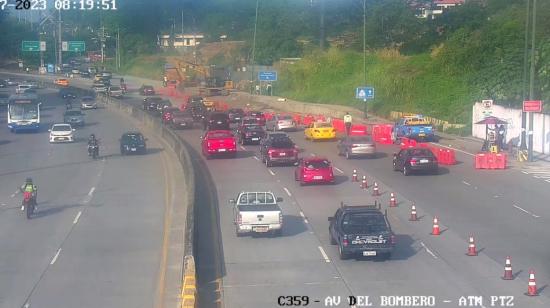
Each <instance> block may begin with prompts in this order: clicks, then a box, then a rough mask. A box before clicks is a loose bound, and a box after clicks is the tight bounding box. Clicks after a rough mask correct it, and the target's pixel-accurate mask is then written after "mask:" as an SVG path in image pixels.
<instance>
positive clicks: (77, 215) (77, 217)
mask: <svg viewBox="0 0 550 308" xmlns="http://www.w3.org/2000/svg"><path fill="white" fill-rule="evenodd" d="M80 215H82V211H78V214H76V217H75V218H74V220H73V225H76V223H77V222H78V219H80Z"/></svg>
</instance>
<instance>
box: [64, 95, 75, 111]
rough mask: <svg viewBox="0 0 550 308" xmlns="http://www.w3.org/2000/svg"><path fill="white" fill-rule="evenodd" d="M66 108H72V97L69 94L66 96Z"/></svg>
mask: <svg viewBox="0 0 550 308" xmlns="http://www.w3.org/2000/svg"><path fill="white" fill-rule="evenodd" d="M65 107H66V108H67V109H73V98H72V97H71V96H68V97H67V103H66V105H65Z"/></svg>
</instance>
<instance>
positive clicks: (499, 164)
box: [495, 153, 507, 169]
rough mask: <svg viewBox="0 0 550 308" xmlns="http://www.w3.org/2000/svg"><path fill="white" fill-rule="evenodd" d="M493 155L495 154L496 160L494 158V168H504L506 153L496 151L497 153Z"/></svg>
mask: <svg viewBox="0 0 550 308" xmlns="http://www.w3.org/2000/svg"><path fill="white" fill-rule="evenodd" d="M495 156H496V160H495V163H496V169H506V161H507V158H506V153H498V154H495Z"/></svg>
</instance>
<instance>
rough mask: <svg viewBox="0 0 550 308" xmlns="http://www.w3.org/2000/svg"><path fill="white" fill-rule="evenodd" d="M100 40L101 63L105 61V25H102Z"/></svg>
mask: <svg viewBox="0 0 550 308" xmlns="http://www.w3.org/2000/svg"><path fill="white" fill-rule="evenodd" d="M100 30H101V32H100V34H99V42H100V43H101V63H102V64H103V63H105V26H104V25H101V29H100Z"/></svg>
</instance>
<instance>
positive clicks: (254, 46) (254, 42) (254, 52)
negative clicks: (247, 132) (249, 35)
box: [250, 0, 260, 94]
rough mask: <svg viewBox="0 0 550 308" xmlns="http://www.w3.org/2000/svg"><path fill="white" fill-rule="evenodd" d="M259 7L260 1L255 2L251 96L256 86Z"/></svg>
mask: <svg viewBox="0 0 550 308" xmlns="http://www.w3.org/2000/svg"><path fill="white" fill-rule="evenodd" d="M259 5H260V0H256V19H255V20H254V38H253V40H252V59H251V69H250V72H251V76H250V81H251V82H252V85H253V87H251V88H250V92H251V93H250V94H252V91H253V88H254V87H255V85H256V82H255V80H256V79H255V77H254V65H255V62H254V61H255V56H256V31H257V29H258V7H259Z"/></svg>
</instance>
